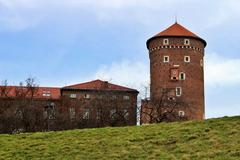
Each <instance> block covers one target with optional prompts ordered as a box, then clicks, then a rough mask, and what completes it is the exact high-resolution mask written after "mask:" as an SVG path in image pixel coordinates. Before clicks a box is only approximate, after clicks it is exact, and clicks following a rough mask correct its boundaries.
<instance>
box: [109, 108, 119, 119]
mask: <svg viewBox="0 0 240 160" xmlns="http://www.w3.org/2000/svg"><path fill="white" fill-rule="evenodd" d="M116 114H117V110H116V109H111V110H110V114H109V116H110V118H115V116H116Z"/></svg>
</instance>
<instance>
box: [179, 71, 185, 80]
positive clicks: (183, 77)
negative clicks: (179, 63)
mask: <svg viewBox="0 0 240 160" xmlns="http://www.w3.org/2000/svg"><path fill="white" fill-rule="evenodd" d="M185 78H186V75H185V73H183V72H181V73H180V74H179V80H185Z"/></svg>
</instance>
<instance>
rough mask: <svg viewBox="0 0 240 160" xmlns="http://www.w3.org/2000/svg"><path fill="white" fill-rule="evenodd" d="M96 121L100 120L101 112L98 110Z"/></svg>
mask: <svg viewBox="0 0 240 160" xmlns="http://www.w3.org/2000/svg"><path fill="white" fill-rule="evenodd" d="M96 119H97V120H100V119H101V111H100V110H98V111H97V113H96Z"/></svg>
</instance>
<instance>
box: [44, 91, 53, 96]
mask: <svg viewBox="0 0 240 160" xmlns="http://www.w3.org/2000/svg"><path fill="white" fill-rule="evenodd" d="M42 96H43V97H50V96H51V92H50V91H43V94H42Z"/></svg>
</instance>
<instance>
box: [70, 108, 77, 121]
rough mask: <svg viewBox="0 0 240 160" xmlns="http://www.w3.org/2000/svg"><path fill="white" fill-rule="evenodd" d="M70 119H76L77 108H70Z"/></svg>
mask: <svg viewBox="0 0 240 160" xmlns="http://www.w3.org/2000/svg"><path fill="white" fill-rule="evenodd" d="M69 114H70V119H74V118H75V116H76V111H75V108H72V107H71V108H69Z"/></svg>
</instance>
